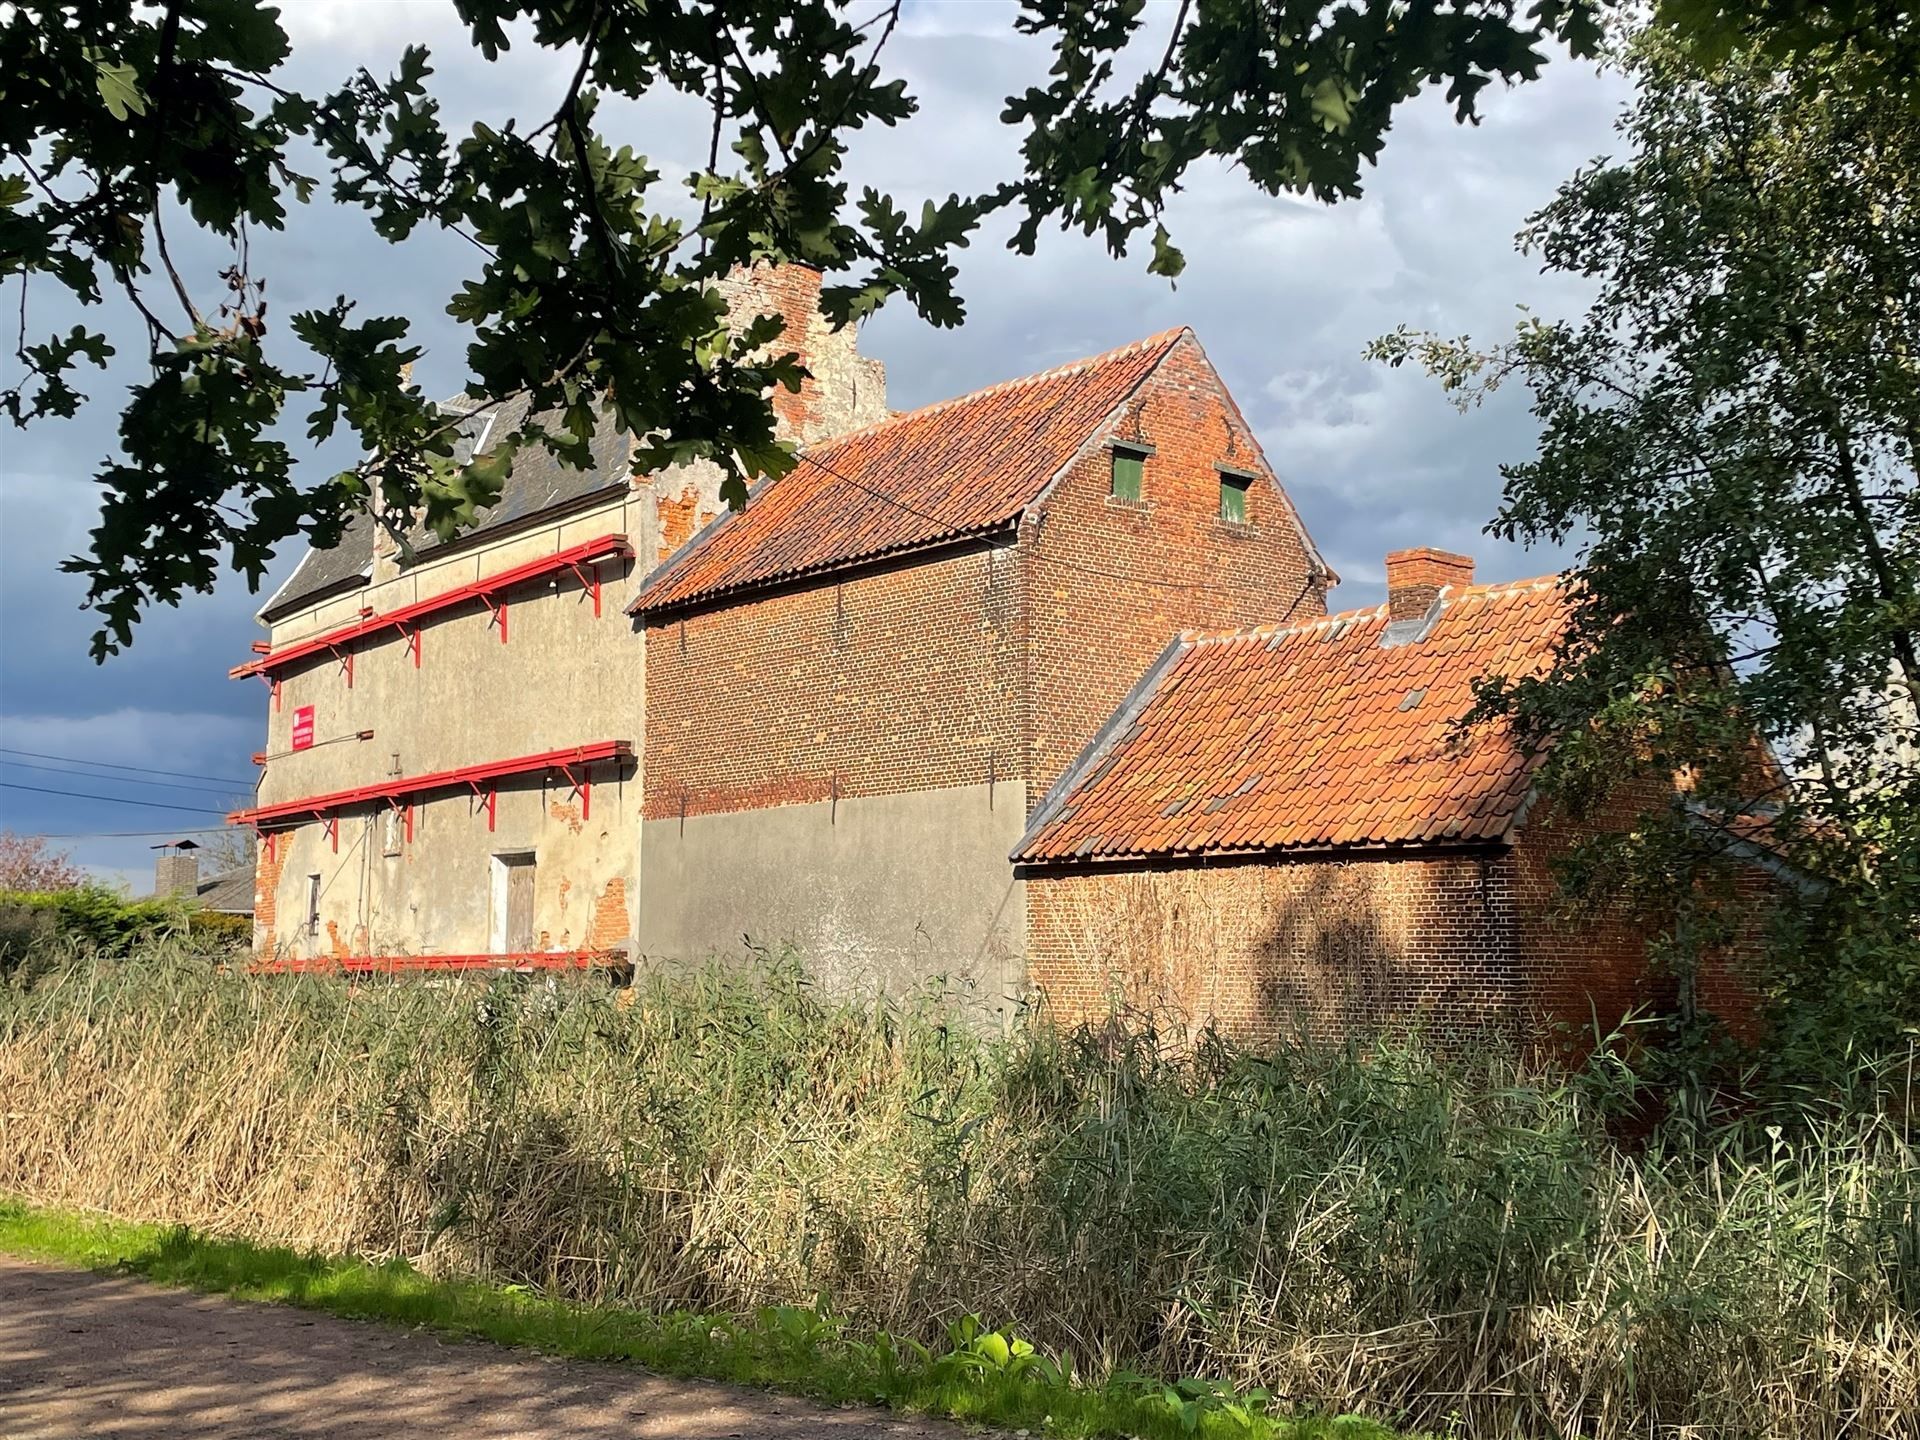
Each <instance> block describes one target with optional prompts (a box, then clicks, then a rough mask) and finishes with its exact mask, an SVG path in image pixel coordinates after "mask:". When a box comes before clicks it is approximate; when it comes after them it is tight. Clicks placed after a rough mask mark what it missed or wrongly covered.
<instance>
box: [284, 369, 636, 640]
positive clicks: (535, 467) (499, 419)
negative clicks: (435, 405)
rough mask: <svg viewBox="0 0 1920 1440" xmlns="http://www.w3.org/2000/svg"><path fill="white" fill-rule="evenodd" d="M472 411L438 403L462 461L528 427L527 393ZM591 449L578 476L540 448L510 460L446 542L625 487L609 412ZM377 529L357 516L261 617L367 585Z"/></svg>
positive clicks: (304, 563)
mask: <svg viewBox="0 0 1920 1440" xmlns="http://www.w3.org/2000/svg"><path fill="white" fill-rule="evenodd" d="M477 407H478V402H476V401H474V400H471V399H469V398H467V397H466V396H458V397H456V398H454V399H452V400H443V401H441V402H440V408H441V409H442V410H443V411H445V412H446V413H447V414H449V415H459V416H462V417H463V418H462V420H461V425H460V435H459V438H458V440H457V442H456V444H455V446H454V457H455V459H457V460H459V461H461V462H462V463H464V462H466V461H467V460H470V459H472V458H473V456H474V455H476V454H480V455H484V454H486V453H487V451H488V450H489V449H491V448H492V447H491V444H490V441H491V439H492V438H494V437H498V436H501V435H508V434H511V433H512V432H513V431H515V430H517V429H518V428H519V427H520V426H521V425H522V424H524V423H525V421H526V415H527V401H526V397H525V396H524V395H520V396H515V397H513V398H511V399H509V400H507V401H505V402H504V403H502V404H501V405H499V406H498V407H495V408H492V409H487V410H481V409H479V408H477ZM589 443H590V445H591V447H592V450H593V464H592V466H591V467H589V468H588V469H585V470H576V469H574V468H573V467H572V466H570V465H568V464H566V463H565V462H563V461H561V460H559V459H556V458H555V457H554V456H552V455H550V454H549V453H547V451H546V449H545V448H544V447H542V446H537V445H534V446H528V447H527V448H526V449H523V450H522V451H521V452H520V453H519V454H518V455H516V456H515V457H514V462H513V473H512V474H511V475H509V476H508V477H507V481H506V484H505V485H504V486H503V487H502V489H501V492H500V498H499V499H498V500H497V501H495V502H494V503H493V504H492V505H491V506H489V507H488V508H487V510H486V512H485V514H483V515H482V516H481V517H480V521H479V523H478V524H476V525H475V526H473V528H471V529H469V530H464V531H462V532H461V533H460V534H459V535H458V536H456V537H455V539H454V540H453V541H452V542H451V543H452V544H464V543H466V542H467V541H468V540H470V539H472V538H473V537H474V536H476V535H486V534H488V533H490V532H492V531H495V530H500V529H503V528H504V527H506V526H508V525H512V524H514V523H515V522H516V521H520V520H524V519H527V518H528V517H529V516H533V515H538V514H541V513H543V512H545V511H548V510H552V509H555V508H557V507H559V506H562V505H567V504H570V503H572V502H574V501H576V500H584V499H585V498H586V497H588V496H590V495H594V494H597V493H598V492H600V491H603V490H612V489H616V488H618V487H621V486H624V485H625V484H626V483H627V478H628V466H629V463H630V460H631V458H632V453H633V446H632V444H631V441H630V439H629V437H628V436H627V435H626V434H625V433H624V432H623V431H621V430H620V428H619V427H618V425H616V424H615V422H614V420H613V418H612V415H611V414H610V413H603V414H602V415H601V418H600V423H599V427H598V429H596V430H595V432H594V436H593V439H592V440H591V441H590V442H589ZM375 528H376V527H375V524H374V521H373V518H372V517H371V516H369V515H364V514H359V515H355V516H354V517H353V519H352V520H351V521H349V522H348V524H347V528H346V529H345V530H344V531H343V532H342V533H341V536H340V541H339V543H338V544H337V545H334V546H333V547H332V548H331V549H327V550H321V549H318V548H314V549H310V550H308V551H307V553H306V555H305V556H303V557H302V559H301V561H300V564H299V566H298V568H296V569H295V570H294V572H293V574H292V575H291V576H289V577H288V579H287V583H286V584H284V585H282V586H281V587H280V589H279V590H278V591H276V592H275V593H274V595H273V597H272V598H271V599H270V600H268V601H267V603H266V604H265V605H264V606H262V607H261V610H260V617H261V619H263V620H272V619H274V618H276V617H277V616H280V615H284V614H286V613H288V612H289V611H292V610H297V609H299V608H300V607H301V606H302V605H305V604H309V603H311V602H314V601H318V600H323V599H325V598H326V597H327V596H329V595H332V594H336V593H341V592H344V591H347V590H352V589H355V588H358V587H359V586H362V585H365V584H366V583H367V581H368V579H369V577H370V576H371V573H372V569H373V541H374V531H375ZM411 538H412V540H413V543H414V546H415V548H416V550H417V551H418V553H420V554H421V555H422V556H431V555H432V554H433V552H434V551H436V550H438V549H441V548H443V547H442V545H441V543H440V541H439V540H438V538H436V537H435V536H434V535H433V533H432V532H431V531H428V530H426V529H424V528H422V529H419V530H416V531H415V532H414V534H413V536H412V537H411Z"/></svg>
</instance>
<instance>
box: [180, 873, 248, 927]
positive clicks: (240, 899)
mask: <svg viewBox="0 0 1920 1440" xmlns="http://www.w3.org/2000/svg"><path fill="white" fill-rule="evenodd" d="M253 884H254V877H253V871H252V869H250V868H244V869H239V870H225V871H222V872H221V873H220V874H218V875H209V876H207V877H206V878H205V879H204V880H202V881H201V882H200V883H199V884H198V885H197V886H195V887H194V892H193V894H194V898H195V899H196V900H198V901H199V902H200V904H201V905H202V906H203V907H204V908H206V909H208V910H217V911H219V912H220V913H221V914H222V915H251V914H253Z"/></svg>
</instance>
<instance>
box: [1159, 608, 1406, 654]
mask: <svg viewBox="0 0 1920 1440" xmlns="http://www.w3.org/2000/svg"><path fill="white" fill-rule="evenodd" d="M1386 611H1387V606H1386V602H1385V601H1381V602H1380V603H1379V604H1377V605H1361V606H1358V607H1356V608H1354V609H1352V610H1336V611H1335V612H1334V613H1333V614H1331V615H1314V616H1310V617H1309V618H1307V619H1305V620H1266V621H1262V622H1261V623H1260V624H1258V625H1240V626H1235V627H1233V628H1231V629H1227V630H1183V631H1181V632H1180V638H1181V639H1182V640H1183V641H1185V642H1186V643H1187V644H1189V645H1229V644H1232V643H1233V642H1235V641H1238V640H1266V641H1273V640H1284V639H1287V638H1289V637H1291V636H1294V635H1307V634H1311V633H1312V632H1314V631H1316V630H1325V629H1328V628H1329V627H1331V626H1335V625H1350V624H1352V623H1353V622H1354V621H1356V620H1368V619H1382V618H1384V617H1385V615H1386Z"/></svg>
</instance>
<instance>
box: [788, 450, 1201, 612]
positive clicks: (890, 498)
mask: <svg viewBox="0 0 1920 1440" xmlns="http://www.w3.org/2000/svg"><path fill="white" fill-rule="evenodd" d="M799 458H800V459H801V460H802V461H804V462H805V463H806V464H809V465H812V466H813V467H814V468H815V469H817V470H823V471H825V472H826V473H827V474H829V475H831V476H833V478H834V479H836V480H839V481H842V482H844V483H845V484H848V485H851V486H852V487H853V488H854V489H856V490H859V491H862V492H864V493H866V494H868V495H871V496H872V497H873V498H874V499H876V500H883V501H885V502H886V503H887V504H889V505H892V506H895V507H896V508H898V509H901V510H904V511H906V512H907V513H908V514H909V515H917V516H919V517H920V518H921V519H922V520H925V521H928V522H929V523H931V524H934V525H939V526H942V527H945V528H951V527H952V524H953V522H952V521H951V520H948V519H947V518H946V517H944V516H941V515H935V514H932V513H931V512H929V511H926V510H922V509H919V508H918V507H917V506H914V505H909V504H908V503H907V502H906V501H905V500H902V499H900V498H899V497H898V496H895V495H889V494H887V493H886V492H885V491H883V490H876V489H874V488H873V487H872V486H871V485H866V484H862V483H861V482H860V481H858V480H856V479H854V478H853V477H852V476H851V475H848V474H847V473H845V472H844V471H841V470H836V469H834V468H833V466H831V465H829V464H827V463H826V462H825V461H824V460H816V459H814V458H813V456H811V455H808V454H806V453H805V452H804V451H803V452H802V453H801V454H800V456H799ZM956 538H958V537H956ZM1047 563H1049V564H1051V565H1058V566H1060V567H1062V568H1063V569H1067V570H1077V571H1079V572H1080V573H1081V574H1082V575H1097V576H1099V577H1100V578H1102V579H1105V580H1120V581H1124V582H1126V583H1128V584H1133V585H1150V586H1153V587H1155V588H1156V589H1161V590H1217V591H1221V592H1225V591H1228V590H1230V589H1231V588H1232V587H1231V586H1227V585H1215V584H1211V583H1209V582H1207V581H1205V580H1159V579H1155V578H1154V577H1153V576H1150V575H1135V574H1131V573H1129V572H1127V571H1124V570H1102V569H1101V568H1099V567H1098V566H1096V565H1080V564H1076V563H1075V562H1074V561H1072V560H1068V559H1066V558H1065V557H1064V556H1059V555H1055V556H1052V557H1050V558H1049V560H1048V562H1047Z"/></svg>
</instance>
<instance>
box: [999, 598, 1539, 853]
mask: <svg viewBox="0 0 1920 1440" xmlns="http://www.w3.org/2000/svg"><path fill="white" fill-rule="evenodd" d="M1565 613H1566V611H1565V600H1564V595H1563V592H1562V590H1561V588H1560V586H1559V585H1558V583H1557V582H1556V580H1555V578H1554V577H1551V576H1549V577H1547V578H1545V579H1541V580H1531V581H1524V582H1520V583H1517V584H1510V585H1469V586H1463V587H1458V588H1450V589H1448V590H1445V591H1443V592H1442V594H1441V599H1440V601H1439V611H1438V615H1437V618H1434V619H1433V620H1432V623H1431V625H1430V627H1429V628H1427V630H1426V632H1425V634H1424V635H1423V636H1422V637H1421V638H1419V639H1416V640H1412V641H1408V642H1406V643H1399V644H1389V645H1383V644H1382V643H1381V642H1382V640H1383V639H1388V638H1403V637H1404V634H1405V630H1404V629H1402V628H1400V627H1396V629H1395V632H1394V635H1393V636H1392V637H1389V635H1388V621H1387V611H1386V607H1385V606H1384V605H1383V606H1381V607H1379V608H1378V609H1374V610H1355V611H1348V612H1347V613H1345V614H1342V615H1334V616H1329V617H1328V618H1326V619H1323V620H1315V621H1312V622H1309V623H1306V624H1294V625H1289V626H1264V627H1260V628H1257V629H1253V630H1241V631H1234V632H1231V633H1227V634H1191V633H1190V634H1187V635H1183V636H1182V637H1181V638H1180V639H1179V640H1178V641H1177V642H1175V644H1174V646H1173V647H1171V648H1170V649H1169V651H1168V653H1167V655H1166V657H1165V658H1164V659H1163V661H1162V662H1161V664H1160V666H1159V667H1157V670H1156V672H1155V673H1154V674H1152V675H1150V676H1149V677H1148V679H1147V680H1145V681H1143V682H1142V684H1141V685H1140V686H1139V687H1138V689H1137V690H1136V691H1135V694H1134V695H1133V697H1131V698H1130V699H1129V701H1128V703H1127V704H1126V705H1125V706H1123V707H1122V709H1121V711H1120V713H1119V714H1118V715H1116V716H1115V717H1114V719H1113V721H1112V722H1111V723H1110V724H1109V726H1108V728H1107V730H1106V731H1105V732H1103V735H1102V736H1101V737H1100V738H1099V739H1096V740H1095V742H1094V743H1093V745H1091V746H1090V747H1088V750H1087V751H1086V753H1085V754H1083V755H1082V756H1081V757H1080V759H1079V760H1078V761H1076V762H1075V764H1074V766H1073V768H1072V769H1070V770H1069V771H1068V772H1067V774H1066V775H1065V776H1063V777H1062V778H1061V781H1060V783H1059V785H1057V786H1055V787H1054V791H1053V793H1052V794H1051V795H1049V796H1048V798H1047V801H1046V803H1045V804H1043V805H1042V806H1041V808H1040V809H1039V810H1038V811H1037V812H1035V815H1034V818H1033V821H1032V823H1031V824H1030V825H1029V827H1028V829H1027V833H1026V835H1025V837H1023V838H1022V840H1021V842H1020V845H1019V847H1018V848H1017V849H1016V850H1015V851H1014V852H1013V858H1014V859H1015V860H1016V861H1019V862H1030V863H1050V862H1062V861H1072V860H1126V859H1143V858H1148V857H1154V856H1198V855H1214V854H1233V853H1248V852H1261V851H1274V850H1325V849H1342V848H1347V847H1376V846H1418V845H1431V844H1445V843H1464V842H1473V841H1489V840H1497V839H1499V838H1500V837H1501V836H1502V835H1504V834H1505V832H1506V830H1507V827H1508V825H1509V824H1510V823H1511V821H1512V820H1513V818H1514V816H1515V814H1516V813H1517V811H1518V810H1519V808H1520V805H1521V802H1522V801H1523V800H1524V799H1525V797H1526V792H1527V787H1528V784H1529V782H1530V776H1531V771H1532V764H1531V762H1530V761H1529V760H1528V758H1527V757H1526V756H1525V755H1523V754H1522V753H1521V751H1520V749H1519V747H1518V745H1517V743H1516V742H1515V740H1514V738H1513V737H1512V735H1511V734H1510V733H1509V732H1507V731H1504V730H1499V729H1495V728H1493V727H1482V728H1480V729H1478V730H1477V731H1476V732H1475V733H1474V734H1473V735H1472V736H1470V737H1469V738H1468V740H1467V743H1466V744H1465V745H1464V747H1463V746H1462V745H1461V744H1459V743H1457V742H1456V739H1455V735H1454V731H1453V724H1454V722H1455V721H1456V720H1458V719H1459V718H1460V717H1461V716H1462V715H1464V714H1465V713H1466V712H1467V711H1468V710H1469V709H1471V708H1472V705H1473V684H1474V682H1475V681H1476V680H1478V679H1480V678H1481V677H1482V676H1485V675H1488V674H1496V673H1497V674H1502V675H1507V676H1519V675H1521V674H1525V673H1530V672H1533V671H1535V670H1536V669H1537V668H1538V667H1541V666H1542V665H1543V664H1544V663H1545V662H1546V660H1547V658H1548V656H1549V655H1550V653H1551V651H1552V647H1553V643H1554V640H1555V639H1556V638H1557V637H1558V635H1559V634H1560V632H1561V629H1562V627H1563V625H1564V623H1565ZM1420 624H1421V622H1418V621H1413V622H1406V626H1407V627H1408V628H1417V627H1418V626H1419V625H1420Z"/></svg>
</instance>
